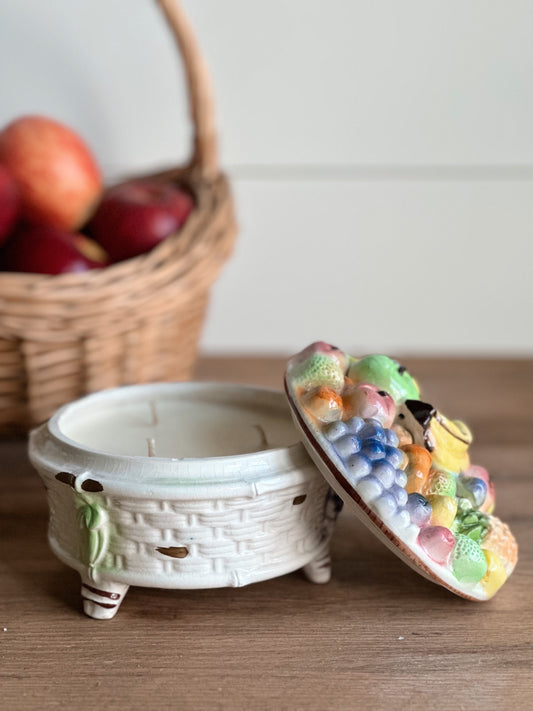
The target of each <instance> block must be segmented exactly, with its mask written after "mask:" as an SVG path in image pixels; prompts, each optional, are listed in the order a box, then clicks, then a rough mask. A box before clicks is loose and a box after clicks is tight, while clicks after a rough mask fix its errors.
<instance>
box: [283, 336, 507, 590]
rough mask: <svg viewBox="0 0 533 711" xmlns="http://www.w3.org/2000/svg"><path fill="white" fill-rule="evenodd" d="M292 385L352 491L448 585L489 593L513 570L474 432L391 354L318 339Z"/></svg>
mask: <svg viewBox="0 0 533 711" xmlns="http://www.w3.org/2000/svg"><path fill="white" fill-rule="evenodd" d="M287 383H288V387H289V388H290V391H291V394H292V397H293V398H295V400H296V401H297V406H298V408H299V411H300V412H301V413H302V414H303V416H304V417H305V420H306V422H307V424H308V425H310V427H311V428H312V430H313V435H314V437H315V439H316V442H317V443H318V446H319V447H320V448H322V450H323V451H324V452H325V453H326V455H327V457H328V458H329V461H330V462H332V463H333V464H334V466H335V468H336V470H337V471H338V472H340V474H341V475H342V476H343V477H344V488H345V490H348V491H349V492H353V495H352V498H354V500H355V501H356V502H357V501H358V500H359V501H360V502H361V503H362V505H365V506H366V507H368V509H369V510H370V511H371V512H372V513H373V514H375V515H377V516H378V517H379V519H380V520H381V521H382V522H383V523H384V524H385V526H386V527H387V529H388V530H389V531H390V532H392V534H393V536H395V537H397V539H399V541H395V543H396V545H397V546H398V545H399V546H404V547H407V549H408V550H409V551H411V552H412V553H414V555H415V556H416V561H417V562H418V563H419V564H420V565H421V567H424V568H425V569H426V570H427V571H428V572H430V573H433V574H434V575H435V576H436V577H438V579H439V580H440V581H442V582H443V583H444V584H446V585H447V586H448V587H451V588H452V589H455V590H456V591H457V590H459V591H460V592H462V593H464V594H465V595H466V596H472V597H474V598H476V599H488V598H490V597H492V595H494V593H495V592H496V591H497V590H498V589H499V588H500V587H501V585H502V584H503V583H504V582H505V580H506V579H507V577H508V576H509V575H510V574H511V572H512V570H513V568H514V566H515V564H516V560H517V545H516V542H515V540H514V538H513V536H512V534H511V532H510V530H509V528H508V526H506V525H505V524H504V523H502V522H501V521H500V520H499V519H498V518H496V517H495V516H494V515H493V510H494V503H495V494H494V486H493V484H492V482H491V480H490V477H489V475H488V473H487V471H486V469H484V468H483V467H480V466H475V465H472V464H471V463H470V457H469V452H468V450H469V445H470V444H471V442H472V434H471V432H470V430H469V429H468V427H467V426H466V425H465V424H464V423H463V422H460V421H458V420H450V419H448V418H447V417H445V416H444V415H443V414H442V413H441V412H439V411H438V410H437V409H436V408H434V407H433V406H432V405H430V404H429V403H426V402H424V401H422V400H421V399H420V390H419V387H418V385H417V383H416V381H415V380H414V379H413V377H412V376H411V375H410V374H409V373H408V372H407V370H406V369H405V368H404V367H403V366H401V365H400V364H399V363H397V362H396V361H394V360H392V359H391V358H389V357H387V356H384V355H370V356H366V357H364V358H354V357H351V356H349V355H347V354H346V353H344V352H343V351H341V350H339V349H338V348H335V347H334V346H330V345H328V344H326V343H322V342H319V343H314V344H312V345H311V346H309V347H308V348H306V349H305V350H304V351H302V352H301V353H299V354H298V355H297V356H295V357H294V358H292V359H291V361H290V363H289V367H288V370H287Z"/></svg>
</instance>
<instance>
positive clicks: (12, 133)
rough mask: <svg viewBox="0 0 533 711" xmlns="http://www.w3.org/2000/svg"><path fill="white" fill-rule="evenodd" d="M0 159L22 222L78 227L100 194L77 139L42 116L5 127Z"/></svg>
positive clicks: (93, 169) (84, 149)
mask: <svg viewBox="0 0 533 711" xmlns="http://www.w3.org/2000/svg"><path fill="white" fill-rule="evenodd" d="M0 163H1V164H3V165H4V166H5V167H6V168H7V169H8V170H9V172H10V173H11V174H12V176H13V177H14V178H15V180H16V182H17V184H18V187H19V191H20V195H21V202H22V217H23V218H24V219H25V220H26V221H27V222H32V223H35V224H42V225H49V226H50V227H57V228H58V229H63V230H77V229H78V228H79V227H80V226H81V225H82V224H83V223H84V222H86V220H87V219H88V218H89V217H90V215H91V213H92V211H93V210H94V208H95V207H96V204H97V202H98V200H99V198H100V195H101V192H102V180H101V176H100V171H99V169H98V166H97V164H96V162H95V160H94V158H93V156H92V154H91V152H90V151H89V149H88V147H87V146H86V145H85V143H84V142H83V141H82V139H81V138H80V137H79V136H78V135H77V134H76V133H75V132H74V131H72V130H71V129H70V128H68V127H67V126H64V125H63V124H61V123H59V122H58V121H54V120H52V119H49V118H45V117H44V116H22V117H21V118H18V119H16V120H15V121H13V122H12V123H10V124H8V125H7V126H6V127H5V128H4V130H3V131H2V132H1V133H0Z"/></svg>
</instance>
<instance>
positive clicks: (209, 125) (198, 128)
mask: <svg viewBox="0 0 533 711" xmlns="http://www.w3.org/2000/svg"><path fill="white" fill-rule="evenodd" d="M156 2H157V3H158V4H159V7H160V8H161V10H162V12H163V14H164V15H165V18H166V20H167V22H168V24H169V26H170V29H171V31H172V34H173V35H174V38H175V40H176V43H177V45H178V48H179V51H180V53H181V56H182V59H183V66H184V69H185V77H186V81H187V92H188V95H189V111H190V115H191V119H192V124H193V128H194V146H193V153H192V156H191V160H190V164H191V166H192V167H194V168H196V169H197V170H198V171H199V173H200V175H201V176H202V177H203V178H206V179H210V178H215V177H216V176H217V175H218V173H219V168H218V149H217V136H216V130H215V107H214V101H213V91H212V87H211V78H210V76H209V71H208V69H207V65H206V63H205V60H204V58H203V56H202V54H201V52H200V50H199V47H198V44H197V42H196V39H195V36H194V32H193V30H192V27H191V25H190V23H189V20H188V19H187V16H186V15H185V13H184V11H183V8H182V7H181V3H180V2H179V0H156Z"/></svg>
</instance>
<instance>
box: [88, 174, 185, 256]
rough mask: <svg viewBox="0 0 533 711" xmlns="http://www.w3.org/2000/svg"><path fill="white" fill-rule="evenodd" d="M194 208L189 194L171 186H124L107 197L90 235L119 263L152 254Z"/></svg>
mask: <svg viewBox="0 0 533 711" xmlns="http://www.w3.org/2000/svg"><path fill="white" fill-rule="evenodd" d="M193 204H194V203H193V199H192V197H191V195H189V193H188V192H186V191H185V190H183V189H182V188H180V187H178V186H174V185H169V184H168V183H161V182H158V181H156V180H134V181H130V182H128V183H122V184H121V185H117V186H115V187H113V188H110V189H109V190H107V191H106V192H105V193H104V197H103V199H102V202H101V203H100V206H99V207H98V209H97V211H96V213H95V215H94V217H93V219H92V220H91V222H90V223H89V225H88V232H89V234H90V235H91V237H92V238H93V239H94V240H96V242H98V243H99V244H101V245H102V247H103V248H104V249H105V250H106V252H107V253H108V254H109V255H110V257H111V259H112V260H113V261H114V262H118V261H120V260H122V259H129V258H130V257H136V256H137V255H139V254H144V253H145V252H148V251H150V250H151V249H152V248H153V247H155V246H156V245H157V244H159V243H160V242H161V241H163V240H164V239H166V238H167V237H169V235H171V234H174V233H175V232H177V231H178V230H179V229H180V228H181V227H182V225H183V224H184V222H185V220H186V219H187V217H188V216H189V213H190V212H191V210H192V208H193Z"/></svg>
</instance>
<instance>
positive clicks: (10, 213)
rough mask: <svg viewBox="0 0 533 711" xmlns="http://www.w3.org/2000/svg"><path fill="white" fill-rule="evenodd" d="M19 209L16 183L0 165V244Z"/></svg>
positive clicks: (9, 230) (13, 222)
mask: <svg viewBox="0 0 533 711" xmlns="http://www.w3.org/2000/svg"><path fill="white" fill-rule="evenodd" d="M19 209H20V196H19V191H18V188H17V184H16V183H15V180H14V179H13V176H12V175H11V173H10V172H9V171H8V170H7V169H6V168H4V167H3V166H2V165H0V244H2V242H5V240H6V238H7V236H8V235H9V233H10V232H11V229H12V228H13V226H14V224H15V221H16V219H17V215H18V212H19Z"/></svg>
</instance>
